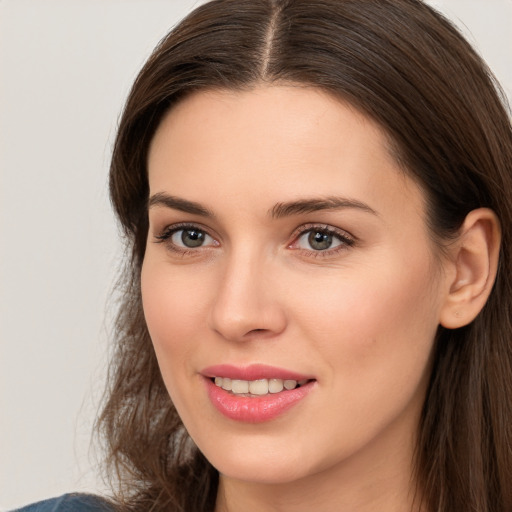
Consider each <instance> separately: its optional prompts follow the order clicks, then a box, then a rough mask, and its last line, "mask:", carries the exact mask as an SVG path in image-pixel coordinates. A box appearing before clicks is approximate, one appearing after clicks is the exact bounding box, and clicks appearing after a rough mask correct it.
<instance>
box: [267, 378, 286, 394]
mask: <svg viewBox="0 0 512 512" xmlns="http://www.w3.org/2000/svg"><path fill="white" fill-rule="evenodd" d="M283 389H284V385H283V381H282V380H281V379H270V380H269V381H268V391H269V393H279V392H281V391H283Z"/></svg>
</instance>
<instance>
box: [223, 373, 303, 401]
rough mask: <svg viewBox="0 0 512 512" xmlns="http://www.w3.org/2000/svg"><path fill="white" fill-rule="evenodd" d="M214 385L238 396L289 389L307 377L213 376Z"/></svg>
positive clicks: (299, 384)
mask: <svg viewBox="0 0 512 512" xmlns="http://www.w3.org/2000/svg"><path fill="white" fill-rule="evenodd" d="M213 382H214V383H215V385H216V386H217V387H219V388H222V389H224V390H225V391H229V392H230V393H232V394H233V395H239V396H246V397H247V396H248V397H250V396H263V395H268V394H269V393H272V394H275V393H281V391H283V390H287V391H291V390H292V389H295V388H297V387H300V386H303V385H304V384H307V383H308V382H309V381H308V379H302V380H300V381H296V380H293V379H286V380H284V379H257V380H241V379H230V378H228V377H215V378H214V379H213Z"/></svg>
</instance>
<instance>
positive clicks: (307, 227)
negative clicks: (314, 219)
mask: <svg viewBox="0 0 512 512" xmlns="http://www.w3.org/2000/svg"><path fill="white" fill-rule="evenodd" d="M314 229H317V230H318V231H327V232H329V233H332V234H334V235H338V236H340V237H343V238H349V239H351V240H353V241H354V242H355V241H357V237H355V236H354V235H353V234H352V233H350V231H347V230H346V229H341V228H338V227H335V226H332V225H330V224H315V223H307V224H303V225H301V226H299V227H298V228H296V229H295V230H294V231H293V233H292V235H291V237H293V238H294V240H295V239H296V238H298V237H299V236H300V235H303V234H304V233H308V232H309V231H312V230H314Z"/></svg>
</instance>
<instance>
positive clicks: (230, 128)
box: [148, 85, 423, 210]
mask: <svg viewBox="0 0 512 512" xmlns="http://www.w3.org/2000/svg"><path fill="white" fill-rule="evenodd" d="M148 170H149V181H150V190H151V194H154V193H158V192H162V191H167V192H169V191H172V192H173V194H178V195H184V196H185V197H187V199H190V200H194V201H199V202H204V201H205V200H210V201H215V200H224V202H234V203H239V206H241V207H245V206H247V204H248V203H250V202H251V200H252V199H254V202H255V203H263V202H265V201H264V200H266V202H267V203H268V204H270V203H272V202H274V203H276V202H279V201H286V200H293V199H294V198H296V197H310V196H312V195H323V196H332V195H336V194H341V195H344V196H352V197H355V198H358V199H364V201H365V202H376V204H379V203H383V202H387V203H389V204H390V205H392V204H396V202H397V201H398V200H400V202H403V201H404V193H406V194H407V197H408V199H410V200H413V202H414V206H415V207H419V209H420V210H422V209H423V208H422V206H423V198H422V194H421V192H420V191H419V189H418V187H417V186H416V185H415V184H414V183H413V182H412V180H411V179H410V178H408V177H407V176H406V175H405V174H404V173H403V171H402V169H401V168H400V167H399V165H398V164H397V162H396V161H395V159H394V158H393V157H392V152H391V150H390V144H389V138H388V137H387V135H386V133H385V132H384V131H383V130H382V129H381V128H380V127H379V126H378V125H377V124H376V123H375V122H373V121H372V120H371V119H370V118H368V117H367V116H365V115H363V114H362V113H360V112H359V111H358V110H357V109H355V108H354V107H352V106H351V105H349V104H347V103H345V102H342V101H340V100H339V99H337V98H335V97H333V96H332V95H330V94H328V93H326V92H324V91H322V90H319V89H317V88H313V87H305V86H294V85H279V86H260V87H256V88H254V89H252V90H249V91H224V90H215V91H202V92H197V93H194V94H192V95H190V96H188V97H187V98H186V99H184V100H183V101H182V102H180V103H178V104H177V105H176V106H175V107H174V108H173V109H172V110H171V111H170V112H169V113H168V114H167V115H166V116H165V117H164V119H163V121H162V123H161V125H160V126H159V128H158V130H157V132H156V134H155V137H154V139H153V141H152V144H151V147H150V152H149V159H148ZM205 187H208V188H207V189H206V188H205ZM409 196H410V197H409ZM409 202H410V201H409ZM268 204H267V206H268Z"/></svg>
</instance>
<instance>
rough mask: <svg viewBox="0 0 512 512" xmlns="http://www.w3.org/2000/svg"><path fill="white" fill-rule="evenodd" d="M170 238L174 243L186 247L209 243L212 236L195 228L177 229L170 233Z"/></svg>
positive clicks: (190, 247)
mask: <svg viewBox="0 0 512 512" xmlns="http://www.w3.org/2000/svg"><path fill="white" fill-rule="evenodd" d="M170 240H171V242H172V243H173V244H174V245H177V246H178V247H186V248H187V249H195V248H196V247H201V246H202V245H211V243H212V242H213V238H212V237H211V236H210V235H208V234H207V233H205V232H204V231H201V230H200V229H196V228H188V229H179V230H177V231H175V232H174V233H173V234H172V235H171V237H170Z"/></svg>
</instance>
